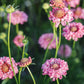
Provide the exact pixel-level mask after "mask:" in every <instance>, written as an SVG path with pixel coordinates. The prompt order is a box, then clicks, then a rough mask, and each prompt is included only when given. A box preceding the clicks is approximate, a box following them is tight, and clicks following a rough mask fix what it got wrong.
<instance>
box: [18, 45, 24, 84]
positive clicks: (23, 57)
mask: <svg viewBox="0 0 84 84" xmlns="http://www.w3.org/2000/svg"><path fill="white" fill-rule="evenodd" d="M24 51H25V45H24V47H23V53H22V58H24ZM21 71H22V67H21V68H20V70H19V75H18V82H19V84H20V76H21Z"/></svg>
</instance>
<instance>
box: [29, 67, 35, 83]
mask: <svg viewBox="0 0 84 84" xmlns="http://www.w3.org/2000/svg"><path fill="white" fill-rule="evenodd" d="M27 70H28V71H29V73H30V75H31V77H32V80H33V83H34V84H36V81H35V79H34V77H33V75H32V73H31V71H30V69H29V67H28V66H27Z"/></svg>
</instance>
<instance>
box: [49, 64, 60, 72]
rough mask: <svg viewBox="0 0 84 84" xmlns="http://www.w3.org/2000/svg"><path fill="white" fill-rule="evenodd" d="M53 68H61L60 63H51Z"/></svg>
mask: <svg viewBox="0 0 84 84" xmlns="http://www.w3.org/2000/svg"><path fill="white" fill-rule="evenodd" d="M51 68H52V69H55V70H57V69H59V68H60V65H59V64H57V63H55V64H52V65H51Z"/></svg>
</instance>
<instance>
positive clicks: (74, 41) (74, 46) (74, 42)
mask: <svg viewBox="0 0 84 84" xmlns="http://www.w3.org/2000/svg"><path fill="white" fill-rule="evenodd" d="M74 48H75V41H73V49H74Z"/></svg>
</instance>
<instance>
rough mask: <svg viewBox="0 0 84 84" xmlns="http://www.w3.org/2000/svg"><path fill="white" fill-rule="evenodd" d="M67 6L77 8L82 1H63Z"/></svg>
mask: <svg viewBox="0 0 84 84" xmlns="http://www.w3.org/2000/svg"><path fill="white" fill-rule="evenodd" d="M63 1H64V3H65V4H66V6H68V5H70V7H74V8H75V7H76V6H77V5H79V4H80V0H63Z"/></svg>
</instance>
